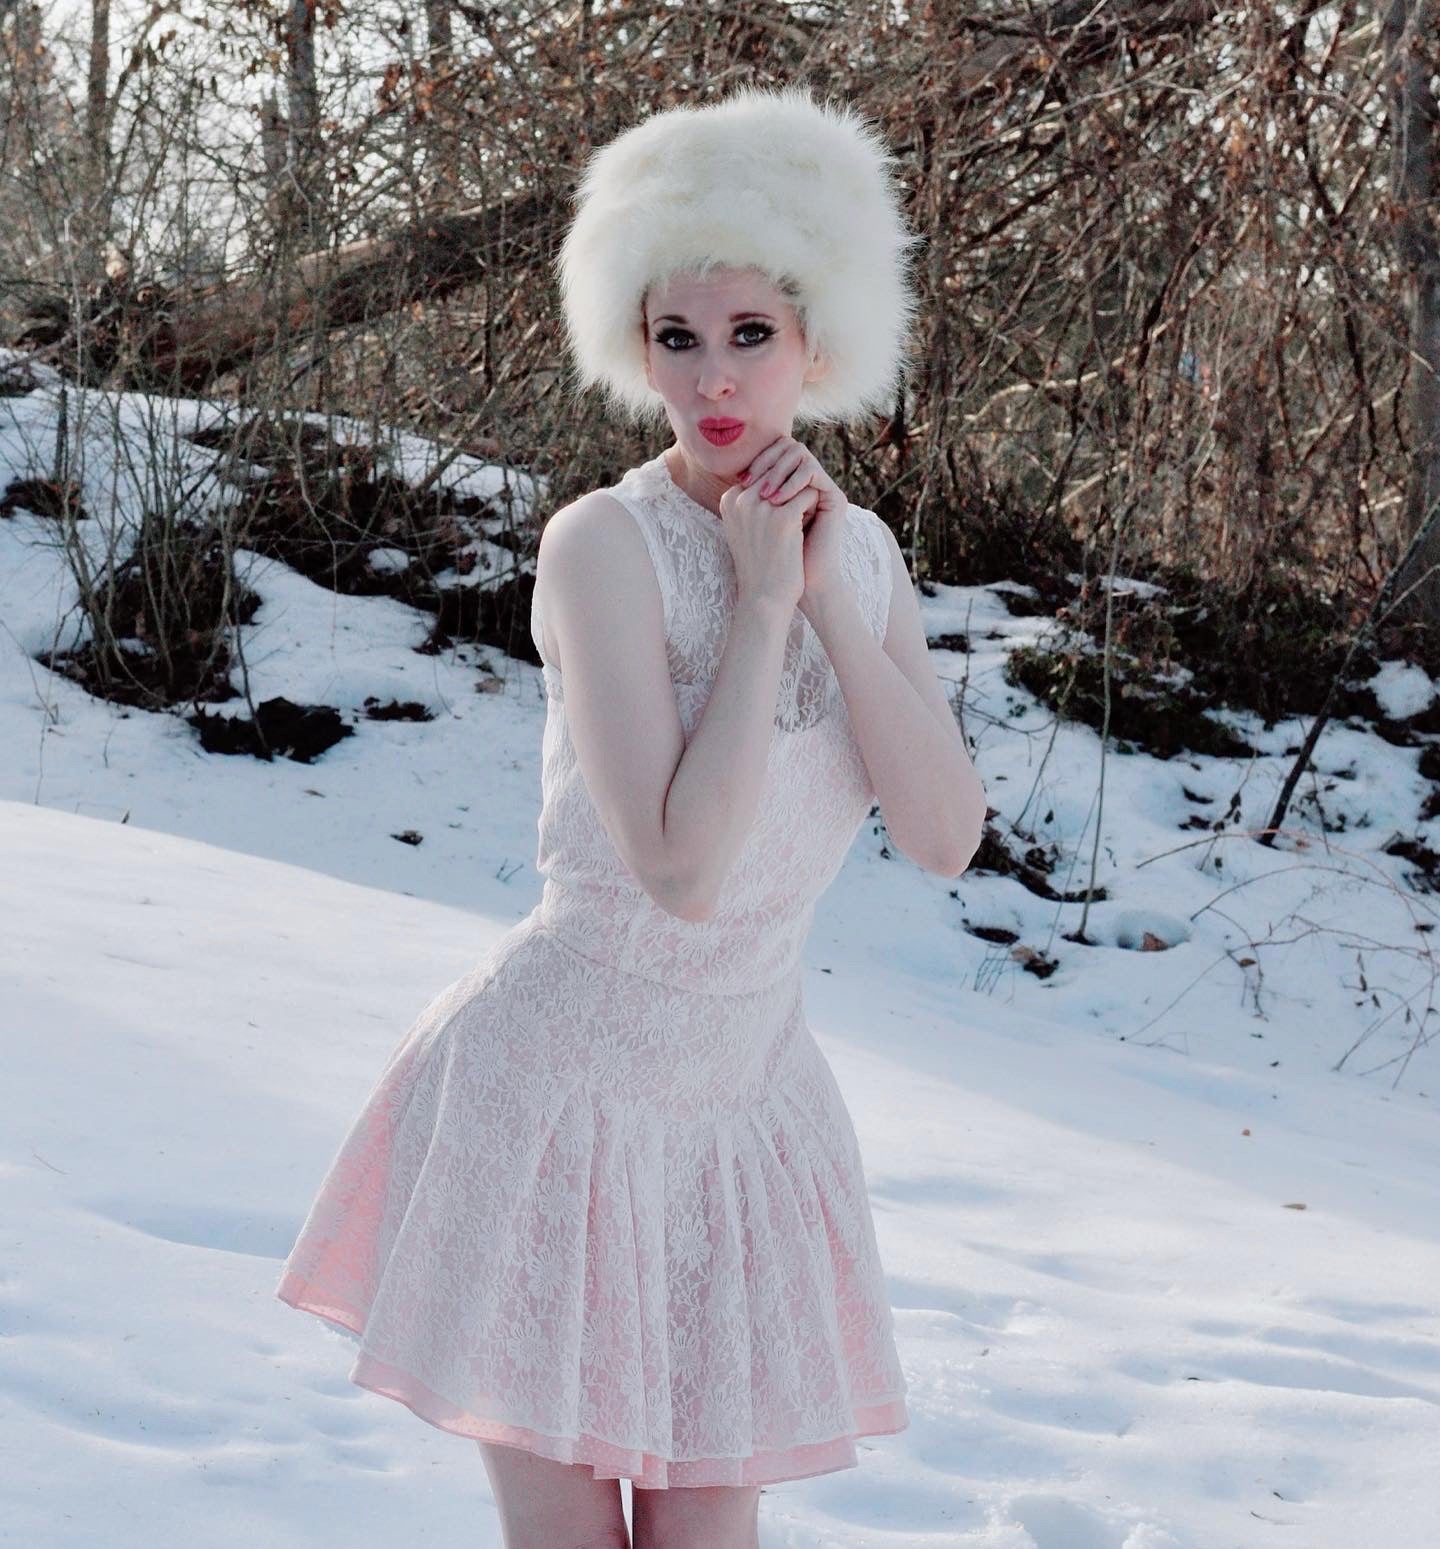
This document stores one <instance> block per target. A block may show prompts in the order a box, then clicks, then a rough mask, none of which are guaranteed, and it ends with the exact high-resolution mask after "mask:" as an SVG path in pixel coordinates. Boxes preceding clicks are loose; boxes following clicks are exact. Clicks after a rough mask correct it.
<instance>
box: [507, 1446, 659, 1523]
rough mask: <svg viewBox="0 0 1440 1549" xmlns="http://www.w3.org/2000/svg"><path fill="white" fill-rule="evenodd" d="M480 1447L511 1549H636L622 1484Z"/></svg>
mask: <svg viewBox="0 0 1440 1549" xmlns="http://www.w3.org/2000/svg"><path fill="white" fill-rule="evenodd" d="M478 1445H479V1448H480V1456H481V1458H482V1459H483V1460H484V1463H485V1472H486V1473H487V1474H488V1475H489V1478H490V1487H491V1489H492V1491H493V1492H494V1495H495V1504H496V1507H497V1509H498V1511H499V1513H500V1526H501V1529H502V1532H503V1534H504V1540H505V1549H630V1537H629V1533H628V1531H627V1529H626V1526H625V1511H624V1506H623V1503H622V1501H621V1497H620V1481H619V1480H618V1479H597V1478H596V1477H595V1473H594V1470H593V1469H591V1468H590V1467H589V1466H588V1465H587V1464H584V1463H558V1462H556V1461H554V1460H553V1459H551V1458H542V1457H540V1456H539V1455H538V1454H536V1453H533V1452H529V1451H527V1450H526V1449H525V1448H523V1447H508V1446H503V1445H501V1444H499V1443H497V1442H485V1441H482V1442H480V1443H478Z"/></svg>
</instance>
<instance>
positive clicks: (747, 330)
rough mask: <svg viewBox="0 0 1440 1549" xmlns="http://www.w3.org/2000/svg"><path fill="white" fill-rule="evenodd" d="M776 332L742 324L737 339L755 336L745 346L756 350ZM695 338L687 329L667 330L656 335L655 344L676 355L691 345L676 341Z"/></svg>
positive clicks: (736, 331) (756, 324)
mask: <svg viewBox="0 0 1440 1549" xmlns="http://www.w3.org/2000/svg"><path fill="white" fill-rule="evenodd" d="M774 332H775V330H774V329H773V328H771V327H770V326H769V325H768V324H767V323H742V324H741V325H740V326H739V327H738V328H737V329H736V330H735V337H736V338H737V339H738V338H740V337H741V335H744V334H749V335H752V336H755V337H752V339H751V342H750V343H748V344H746V345H744V346H743V348H745V349H754V348H755V346H756V345H757V344H763V343H764V342H765V341H766V340H767V339H768V338H770V337H771V336H772V335H773V334H774ZM693 337H694V336H693V335H692V334H691V333H690V331H689V329H687V328H667V329H665V330H664V332H663V333H657V334H656V335H655V342H656V343H657V344H663V345H664V346H665V348H666V349H671V350H674V351H675V353H679V351H680V350H681V349H688V348H689V345H688V343H685V344H679V345H677V343H676V341H677V340H687V341H688V340H689V339H691V338H693Z"/></svg>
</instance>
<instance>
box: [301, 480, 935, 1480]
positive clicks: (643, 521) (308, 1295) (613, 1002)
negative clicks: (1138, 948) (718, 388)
mask: <svg viewBox="0 0 1440 1549" xmlns="http://www.w3.org/2000/svg"><path fill="white" fill-rule="evenodd" d="M607 493H608V494H610V495H612V496H613V497H614V498H615V499H616V500H618V501H619V502H620V503H621V504H622V505H624V506H625V507H626V509H627V510H628V511H629V513H630V514H631V516H632V517H633V518H634V520H635V521H636V523H637V524H638V525H639V527H640V530H641V532H642V533H643V534H644V537H645V542H646V545H647V547H648V549H649V553H650V558H651V561H652V563H653V565H654V568H655V575H656V579H657V581H658V583H659V588H660V594H661V599H662V603H663V608H664V618H665V634H666V650H667V655H668V658H669V665H670V675H671V679H672V681H673V683H674V687H675V693H676V697H677V700H678V704H679V710H680V716H681V720H682V723H683V725H684V729H685V734H686V737H687V739H688V738H689V736H690V735H691V733H692V732H693V730H694V728H695V726H696V725H697V723H698V721H699V719H700V715H701V713H702V711H703V710H704V707H705V701H706V699H707V698H708V696H709V691H710V685H711V683H712V681H713V679H714V675H715V671H716V668H717V667H718V665H719V661H720V656H721V652H722V651H723V649H724V645H725V638H726V633H727V630H728V627H729V619H730V617H731V615H732V612H733V609H734V605H735V595H736V583H735V572H734V564H733V560H732V557H731V555H730V551H729V547H728V545H727V544H726V542H725V538H724V535H723V532H722V530H721V525H722V524H721V519H720V518H719V517H718V516H716V515H715V514H714V513H713V512H711V511H709V510H708V509H706V507H704V506H702V505H700V504H699V503H698V502H696V501H694V500H692V499H691V498H690V497H689V496H688V495H686V494H685V493H684V492H683V491H682V490H680V489H679V487H678V486H677V485H676V484H675V482H674V480H673V479H672V477H671V475H670V472H669V469H668V466H667V465H666V462H665V459H664V458H663V456H657V457H655V458H652V459H651V460H650V461H649V462H647V463H644V464H642V465H640V466H639V467H636V468H632V469H630V470H629V472H627V473H626V474H625V475H624V477H623V478H622V479H621V480H620V482H619V483H618V484H616V485H614V486H611V487H610V489H608V490H607ZM846 516H847V522H846V527H845V529H844V534H843V543H842V554H843V558H842V566H843V570H844V573H845V575H846V577H847V580H848V581H849V583H850V585H851V586H852V588H853V589H854V592H855V595H856V597H857V599H858V602H859V606H860V611H861V613H862V615H863V617H864V621H865V625H866V627H867V628H868V629H869V630H870V631H871V633H872V634H873V635H874V636H875V638H876V639H877V640H883V638H884V635H885V629H886V622H887V616H888V612H889V601H890V564H889V557H888V551H887V548H886V545H885V537H884V533H883V530H882V528H881V522H880V518H879V517H878V516H876V515H875V514H874V513H873V512H871V511H867V510H865V509H864V508H862V507H860V506H855V505H851V506H850V507H849V509H848V511H847V513H846ZM542 605H543V598H542V597H541V596H540V595H539V593H538V591H537V594H536V596H535V600H534V604H533V608H532V614H531V630H532V634H533V636H534V639H535V643H536V647H537V649H538V650H539V652H540V654H541V657H542V662H543V666H542V672H543V676H544V681H545V688H546V699H547V703H546V720H545V731H544V742H543V757H542V804H541V806H542V810H541V814H540V819H539V850H538V856H537V865H538V868H539V870H540V872H541V874H542V875H543V876H544V878H545V882H544V887H543V893H542V897H541V901H540V903H539V904H538V905H537V906H536V908H535V909H534V911H533V912H532V913H531V914H530V915H528V916H527V917H526V918H525V919H524V920H522V921H521V922H520V923H519V924H518V925H516V926H514V927H513V928H512V929H511V930H510V931H509V932H507V933H506V935H505V936H503V937H502V938H501V940H500V941H499V943H498V944H497V945H496V946H495V947H494V948H493V949H492V950H491V951H490V952H489V953H488V954H487V955H486V957H485V958H484V960H483V961H481V962H480V963H479V964H477V966H476V967H474V968H473V969H471V970H470V971H469V972H468V973H467V974H465V975H464V976H463V977H462V978H460V979H459V980H457V981H455V982H454V983H452V984H450V985H449V986H448V987H446V988H445V989H443V990H441V991H440V992H439V994H438V995H437V996H436V997H435V999H434V1000H433V1001H432V1002H431V1003H430V1005H429V1006H427V1007H426V1008H425V1010H424V1011H422V1012H421V1013H420V1015H419V1017H418V1018H417V1019H416V1020H415V1022H414V1023H413V1024H412V1026H411V1027H410V1028H409V1030H408V1031H407V1032H406V1033H405V1035H404V1037H403V1038H402V1039H401V1041H400V1044H399V1046H398V1047H397V1048H396V1049H395V1051H394V1052H393V1054H392V1055H391V1056H390V1058H389V1060H388V1062H387V1063H386V1065H385V1066H384V1068H383V1070H382V1072H381V1074H380V1076H379V1079H378V1081H377V1083H376V1085H375V1087H374V1090H373V1092H372V1093H371V1095H370V1097H369V1099H368V1100H367V1102H366V1103H365V1105H364V1107H363V1108H362V1110H361V1112H360V1114H359V1115H358V1117H357V1118H356V1119H355V1121H354V1123H353V1125H352V1127H351V1129H350V1131H349V1133H348V1134H347V1135H346V1137H345V1139H344V1141H343V1142H342V1144H341V1146H340V1148H339V1151H338V1154H337V1155H336V1156H335V1159H334V1161H333V1162H332V1164H331V1166H330V1169H329V1171H328V1174H327V1175H326V1176H325V1178H324V1180H323V1182H322V1184H321V1186H320V1189H319V1192H318V1194H317V1196H316V1198H315V1200H314V1203H313V1205H312V1206H311V1208H310V1211H309V1214H308V1216H307V1218H306V1220H305V1222H304V1225H303V1227H302V1229H301V1231H300V1234H299V1236H298V1238H297V1239H296V1242H295V1244H294V1247H293V1248H292V1250H291V1251H290V1254H289V1256H288V1259H287V1261H286V1264H285V1267H284V1272H283V1274H282V1276H281V1279H280V1281H279V1283H278V1286H277V1287H276V1295H278V1296H279V1297H280V1298H281V1299H282V1300H283V1301H285V1302H287V1303H289V1304H290V1305H291V1306H293V1307H297V1308H300V1309H301V1310H303V1311H305V1312H310V1313H315V1314H317V1315H319V1316H320V1317H322V1318H324V1319H325V1320H327V1321H328V1322H332V1323H335V1324H338V1325H339V1326H340V1327H341V1328H342V1329H346V1330H349V1331H351V1332H353V1333H354V1334H356V1335H358V1336H359V1340H358V1354H357V1355H356V1357H355V1361H354V1366H353V1368H352V1370H351V1372H350V1377H349V1380H350V1381H352V1382H354V1383H356V1384H358V1385H359V1386H360V1387H363V1388H367V1389H369V1390H371V1391H373V1392H375V1393H379V1394H383V1395H385V1396H386V1397H389V1398H393V1399H397V1400H398V1401H399V1402H401V1403H403V1404H405V1405H407V1406H408V1407H409V1408H410V1409H411V1410H413V1411H414V1412H415V1413H416V1414H417V1415H418V1416H419V1417H420V1418H421V1419H423V1420H426V1421H428V1422H429V1423H430V1424H432V1425H435V1426H438V1427H440V1428H442V1429H444V1430H447V1431H452V1432H455V1433H456V1434H458V1435H461V1436H467V1437H473V1438H475V1439H477V1440H480V1441H493V1442H500V1443H504V1444H507V1445H511V1446H518V1447H523V1448H527V1449H529V1450H530V1451H532V1452H535V1453H538V1454H539V1455H540V1456H542V1457H547V1458H552V1459H555V1460H557V1461H560V1462H565V1463H584V1464H588V1465H589V1466H590V1467H591V1468H592V1469H593V1471H594V1474H595V1476H596V1477H597V1478H605V1479H609V1478H621V1477H624V1478H628V1479H630V1480H631V1481H632V1485H633V1486H637V1487H640V1488H644V1489H665V1488H670V1487H673V1486H702V1485H754V1484H765V1483H770V1482H774V1481H777V1480H783V1479H799V1478H804V1477H807V1476H809V1475H814V1474H822V1473H828V1472H831V1471H833V1470H836V1469H841V1468H848V1467H852V1466H854V1465H855V1464H856V1462H857V1456H856V1451H855V1445H854V1443H855V1438H856V1437H859V1436H867V1435H878V1434H890V1433H893V1432H897V1431H900V1430H903V1429H904V1428H905V1427H906V1425H907V1423H908V1418H907V1414H906V1409H905V1393H906V1383H905V1379H904V1377H903V1375H902V1373H901V1368H900V1362H899V1359H898V1355H897V1351H896V1346H895V1339H894V1325H893V1320H892V1315H891V1310H890V1307H889V1304H888V1302H887V1299H886V1294H885V1285H884V1279H883V1275H882V1270H881V1265H880V1261H879V1256H878V1253H877V1248H876V1240H875V1232H874V1225H873V1221H872V1218H871V1213H870V1205H869V1201H868V1198H867V1195H866V1191H865V1180H864V1173H863V1169H862V1165H861V1157H860V1152H859V1148H858V1145H857V1141H856V1136H855V1132H854V1129H853V1127H852V1124H851V1120H850V1116H849V1114H848V1112H847V1110H846V1107H845V1103H844V1100H843V1098H842V1096H841V1093H840V1090H839V1088H838V1086H837V1084H836V1081H835V1078H834V1075H833V1073H832V1071H831V1069H830V1066H829V1064H828V1063H827V1061H826V1060H825V1058H824V1055H823V1054H822V1052H821V1050H820V1048H819V1046H818V1044H817V1043H816V1042H815V1039H814V1037H813V1035H812V1033H811V1032H810V1029H809V1027H808V1026H807V1024H806V1019H805V1012H804V1008H803V1005H802V1003H801V978H802V963H801V952H802V948H803V946H804V942H805V939H806V936H807V933H808V931H809V927H810V923H811V918H812V915H813V913H814V906H815V901H816V899H817V898H818V897H819V895H820V894H821V892H822V891H823V890H824V889H825V888H826V887H827V886H828V885H829V884H830V882H831V881H832V880H833V879H834V877H835V875H836V873H837V872H838V871H839V869H840V867H841V865H842V863H843V861H844V859H845V855H846V852H847V851H848V850H849V848H850V845H851V844H852V842H853V841H854V838H855V836H856V834H857V832H858V830H859V827H860V825H861V823H862V822H863V821H864V819H865V817H866V816H867V814H868V812H869V808H870V804H871V802H872V801H873V799H874V791H873V789H872V787H871V784H870V781H869V776H868V774H867V771H866V768H865V764H864V760H863V759H862V757H861V754H860V750H859V747H858V745H857V742H856V740H855V734H854V729H853V727H852V725H851V723H850V719H849V715H848V712H847V710H846V706H845V701H844V698H843V696H842V694H841V692H840V685H839V682H838V680H837V679H836V677H835V673H834V669H833V668H832V667H831V665H830V661H829V658H828V657H827V656H826V654H825V652H824V649H823V647H822V646H821V645H820V642H819V640H818V638H817V637H816V635H815V633H814V631H813V630H812V629H811V627H810V624H809V621H808V620H807V619H806V618H805V616H804V615H803V614H802V613H801V612H800V611H799V610H798V609H797V610H796V612H795V616H794V619H793V621H792V624H791V627H790V632H789V635H788V638H787V641H786V648H785V666H784V673H783V676H782V679H781V683H780V688H779V693H778V696H777V700H776V706H775V726H774V732H773V735H772V740H771V747H770V751H769V755H768V761H767V769H766V775H765V783H764V790H763V796H762V799H761V805H760V808H759V811H758V815H757V817H756V820H755V822H754V825H753V828H752V831H751V832H750V834H749V835H748V837H747V840H746V842H745V844H744V846H743V848H742V850H741V852H740V854H739V856H738V858H737V859H736V861H735V863H734V866H733V868H732V870H731V872H730V874H729V876H728V878H727V880H726V883H725V885H724V889H723V892H722V895H721V896H720V898H719V900H718V903H717V907H716V909H715V911H714V913H713V914H712V916H711V918H710V919H708V920H705V921H702V922H689V921H685V920H681V919H678V918H676V917H675V916H673V915H671V914H668V913H667V912H665V911H664V910H663V909H661V908H660V907H659V906H658V905H657V904H656V903H654V902H653V901H652V899H651V898H650V896H649V895H648V894H647V893H646V892H645V891H644V890H643V889H642V888H641V887H640V885H639V883H638V882H637V881H636V879H635V878H634V876H633V875H632V874H631V873H630V871H629V870H628V869H627V868H626V867H625V865H624V864H623V862H622V861H621V860H620V858H619V856H618V855H617V853H616V851H615V849H614V846H613V845H612V843H611V841H610V839H609V837H608V835H607V833H606V830H605V828H604V826H603V825H602V823H601V820H600V818H599V815H598V813H597V812H596V810H595V807H594V805H593V804H592V802H591V800H590V797H589V794H588V792H587V790H586V788H585V785H584V783H583V781H582V779H581V775H580V771H579V768H578V765H577V762H576V756H575V749H574V746H573V744H572V742H571V740H570V737H569V734H568V731H567V728H566V720H565V696H564V686H563V682H562V678H561V675H560V673H559V671H557V670H556V669H555V667H554V666H552V665H551V664H550V663H549V662H548V661H545V660H544V658H545V656H546V648H545V639H544V631H543V622H542V611H541V610H542Z"/></svg>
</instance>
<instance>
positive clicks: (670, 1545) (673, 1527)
mask: <svg viewBox="0 0 1440 1549" xmlns="http://www.w3.org/2000/svg"><path fill="white" fill-rule="evenodd" d="M630 1514H631V1516H632V1517H633V1518H634V1527H635V1549H759V1544H760V1536H759V1535H760V1486H759V1485H758V1484H756V1485H707V1486H704V1487H700V1488H693V1487H692V1488H689V1489H679V1488H677V1489H671V1490H635V1491H634V1492H633V1493H632V1494H631V1497H630Z"/></svg>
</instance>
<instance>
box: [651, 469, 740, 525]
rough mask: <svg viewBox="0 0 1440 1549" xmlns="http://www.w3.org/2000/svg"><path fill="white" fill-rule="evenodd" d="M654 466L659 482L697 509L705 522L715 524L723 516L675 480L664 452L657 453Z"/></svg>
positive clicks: (693, 509) (686, 503) (694, 509)
mask: <svg viewBox="0 0 1440 1549" xmlns="http://www.w3.org/2000/svg"><path fill="white" fill-rule="evenodd" d="M654 466H655V469H656V472H657V474H658V476H659V478H660V481H661V483H663V484H664V485H665V486H666V487H667V488H668V489H670V490H671V491H672V492H673V493H674V494H675V496H676V498H677V499H679V500H681V501H683V502H684V504H685V505H687V506H689V508H690V509H691V510H692V511H698V512H699V513H700V515H701V516H703V517H704V518H705V520H706V521H707V522H711V523H714V524H715V525H717V526H718V525H719V523H720V522H721V521H722V520H723V518H722V517H721V515H720V513H719V512H718V511H712V510H711V509H710V507H709V506H705V505H701V503H700V502H699V501H698V500H696V499H695V497H694V496H693V495H689V494H687V493H686V492H685V491H684V490H683V489H681V488H680V486H679V485H678V484H677V483H676V482H675V475H674V474H673V473H671V472H670V460H669V458H667V457H666V456H665V454H664V452H660V453H659V454H657V456H656V457H655V460H654Z"/></svg>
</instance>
